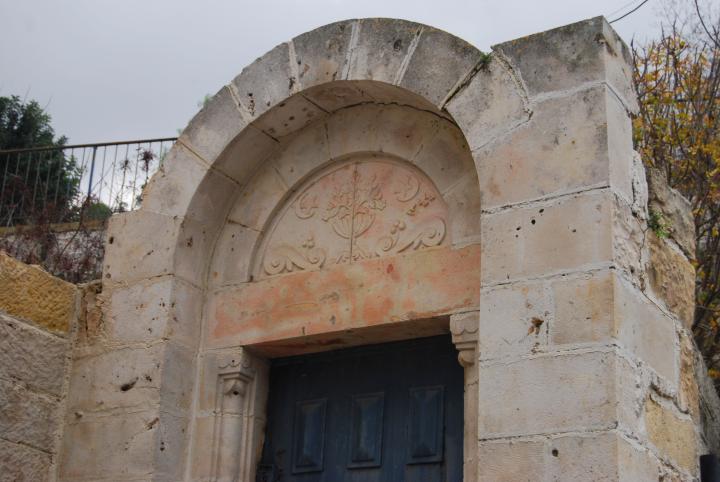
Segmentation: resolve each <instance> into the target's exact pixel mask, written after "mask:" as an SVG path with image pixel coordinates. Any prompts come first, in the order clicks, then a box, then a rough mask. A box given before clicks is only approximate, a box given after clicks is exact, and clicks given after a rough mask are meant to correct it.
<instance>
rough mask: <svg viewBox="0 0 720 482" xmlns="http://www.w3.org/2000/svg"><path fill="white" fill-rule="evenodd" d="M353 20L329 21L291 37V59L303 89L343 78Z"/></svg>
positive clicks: (354, 21)
mask: <svg viewBox="0 0 720 482" xmlns="http://www.w3.org/2000/svg"><path fill="white" fill-rule="evenodd" d="M356 22H357V21H356V20H347V21H343V22H336V23H331V24H330V25H325V26H324V27H320V28H317V29H315V30H312V31H310V32H307V33H304V34H302V35H299V36H297V37H295V38H294V39H293V40H292V43H293V46H294V48H295V61H296V62H297V68H298V71H299V73H298V80H299V82H300V86H301V87H302V88H303V89H307V88H309V87H312V86H314V85H319V84H324V83H326V82H332V81H333V80H340V79H342V78H343V69H345V68H346V63H347V54H348V48H349V46H350V37H351V35H352V30H353V28H354V27H353V24H355V23H356Z"/></svg>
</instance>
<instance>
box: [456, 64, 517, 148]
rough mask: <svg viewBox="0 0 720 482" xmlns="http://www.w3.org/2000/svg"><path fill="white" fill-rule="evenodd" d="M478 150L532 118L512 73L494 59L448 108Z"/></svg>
mask: <svg viewBox="0 0 720 482" xmlns="http://www.w3.org/2000/svg"><path fill="white" fill-rule="evenodd" d="M445 108H446V109H447V111H448V112H450V114H452V116H453V119H455V122H457V124H458V125H459V126H460V128H461V129H462V131H463V133H464V134H465V137H467V142H468V144H469V145H470V149H471V150H472V151H475V150H476V149H478V148H480V147H482V146H483V145H485V144H487V143H488V142H490V141H492V140H493V139H495V138H496V137H498V136H501V135H503V134H505V133H506V132H508V131H509V130H510V129H512V128H513V127H516V126H517V125H519V124H520V123H522V122H525V121H527V120H528V119H529V118H530V114H529V109H528V108H527V107H526V106H525V101H524V99H523V97H522V95H521V93H520V92H519V88H518V86H517V85H516V83H515V81H514V80H513V78H512V75H511V73H510V71H509V70H508V69H507V67H506V66H505V65H504V64H503V63H501V62H500V61H499V60H497V59H495V58H493V59H492V60H491V61H490V63H489V64H488V65H487V66H486V67H483V68H481V69H480V70H479V71H478V72H477V73H476V74H475V75H474V76H473V78H472V80H471V81H470V83H469V84H468V85H467V86H465V87H464V88H463V89H462V90H460V91H459V92H458V93H457V94H456V95H455V96H453V97H452V99H451V100H450V101H449V102H448V104H447V105H446V106H445Z"/></svg>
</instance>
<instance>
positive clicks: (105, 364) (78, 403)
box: [68, 343, 163, 416]
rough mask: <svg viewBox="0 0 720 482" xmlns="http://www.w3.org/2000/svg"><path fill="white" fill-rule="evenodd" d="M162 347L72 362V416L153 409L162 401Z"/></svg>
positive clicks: (154, 346)
mask: <svg viewBox="0 0 720 482" xmlns="http://www.w3.org/2000/svg"><path fill="white" fill-rule="evenodd" d="M162 356H163V344H162V343H160V344H155V345H152V346H150V347H138V348H123V349H117V350H113V351H110V352H106V353H101V354H99V355H94V356H88V357H84V358H80V359H77V360H75V361H74V362H73V368H72V373H71V378H70V387H71V388H70V393H69V396H68V410H69V413H71V414H72V413H75V412H79V413H80V414H81V416H82V415H83V414H90V413H93V412H106V411H112V410H117V409H122V410H123V411H138V410H143V409H150V408H152V407H154V406H156V404H157V403H158V401H159V399H160V392H159V390H160V383H161V379H160V374H161V371H162V368H161V366H160V365H161V362H162V359H163V358H162Z"/></svg>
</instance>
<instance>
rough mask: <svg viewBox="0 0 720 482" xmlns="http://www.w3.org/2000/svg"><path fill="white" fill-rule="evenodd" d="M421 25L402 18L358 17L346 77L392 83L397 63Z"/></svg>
mask: <svg viewBox="0 0 720 482" xmlns="http://www.w3.org/2000/svg"><path fill="white" fill-rule="evenodd" d="M421 28H423V26H422V25H420V24H416V23H413V22H408V21H405V20H395V19H388V18H366V19H362V20H360V21H359V23H358V34H357V44H356V45H355V47H354V48H353V51H352V54H351V58H350V68H349V74H348V78H350V79H358V80H359V79H371V80H375V81H379V82H386V83H388V84H393V83H395V80H396V77H397V74H398V72H399V71H400V68H401V65H402V63H403V61H404V60H405V57H406V56H407V54H408V52H409V51H410V47H411V45H412V43H413V42H414V41H415V40H416V38H417V37H418V35H419V34H420V30H421Z"/></svg>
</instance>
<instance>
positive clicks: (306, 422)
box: [258, 336, 463, 482]
mask: <svg viewBox="0 0 720 482" xmlns="http://www.w3.org/2000/svg"><path fill="white" fill-rule="evenodd" d="M462 445H463V371H462V368H461V367H460V365H459V364H458V361H457V351H456V350H455V348H454V346H453V345H452V343H451V342H450V338H449V337H448V336H439V337H431V338H423V339H418V340H412V341H406V342H397V343H387V344H382V345H373V346H368V347H361V348H351V349H346V350H338V351H334V352H329V353H322V354H317V355H306V356H300V357H292V358H284V359H278V360H274V362H273V364H272V368H271V372H270V398H269V401H268V426H267V431H266V438H265V445H264V447H263V455H262V461H261V465H260V467H259V470H258V480H259V481H262V482H295V481H304V482H341V481H348V482H403V481H405V482H461V481H462V459H463V454H462Z"/></svg>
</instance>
